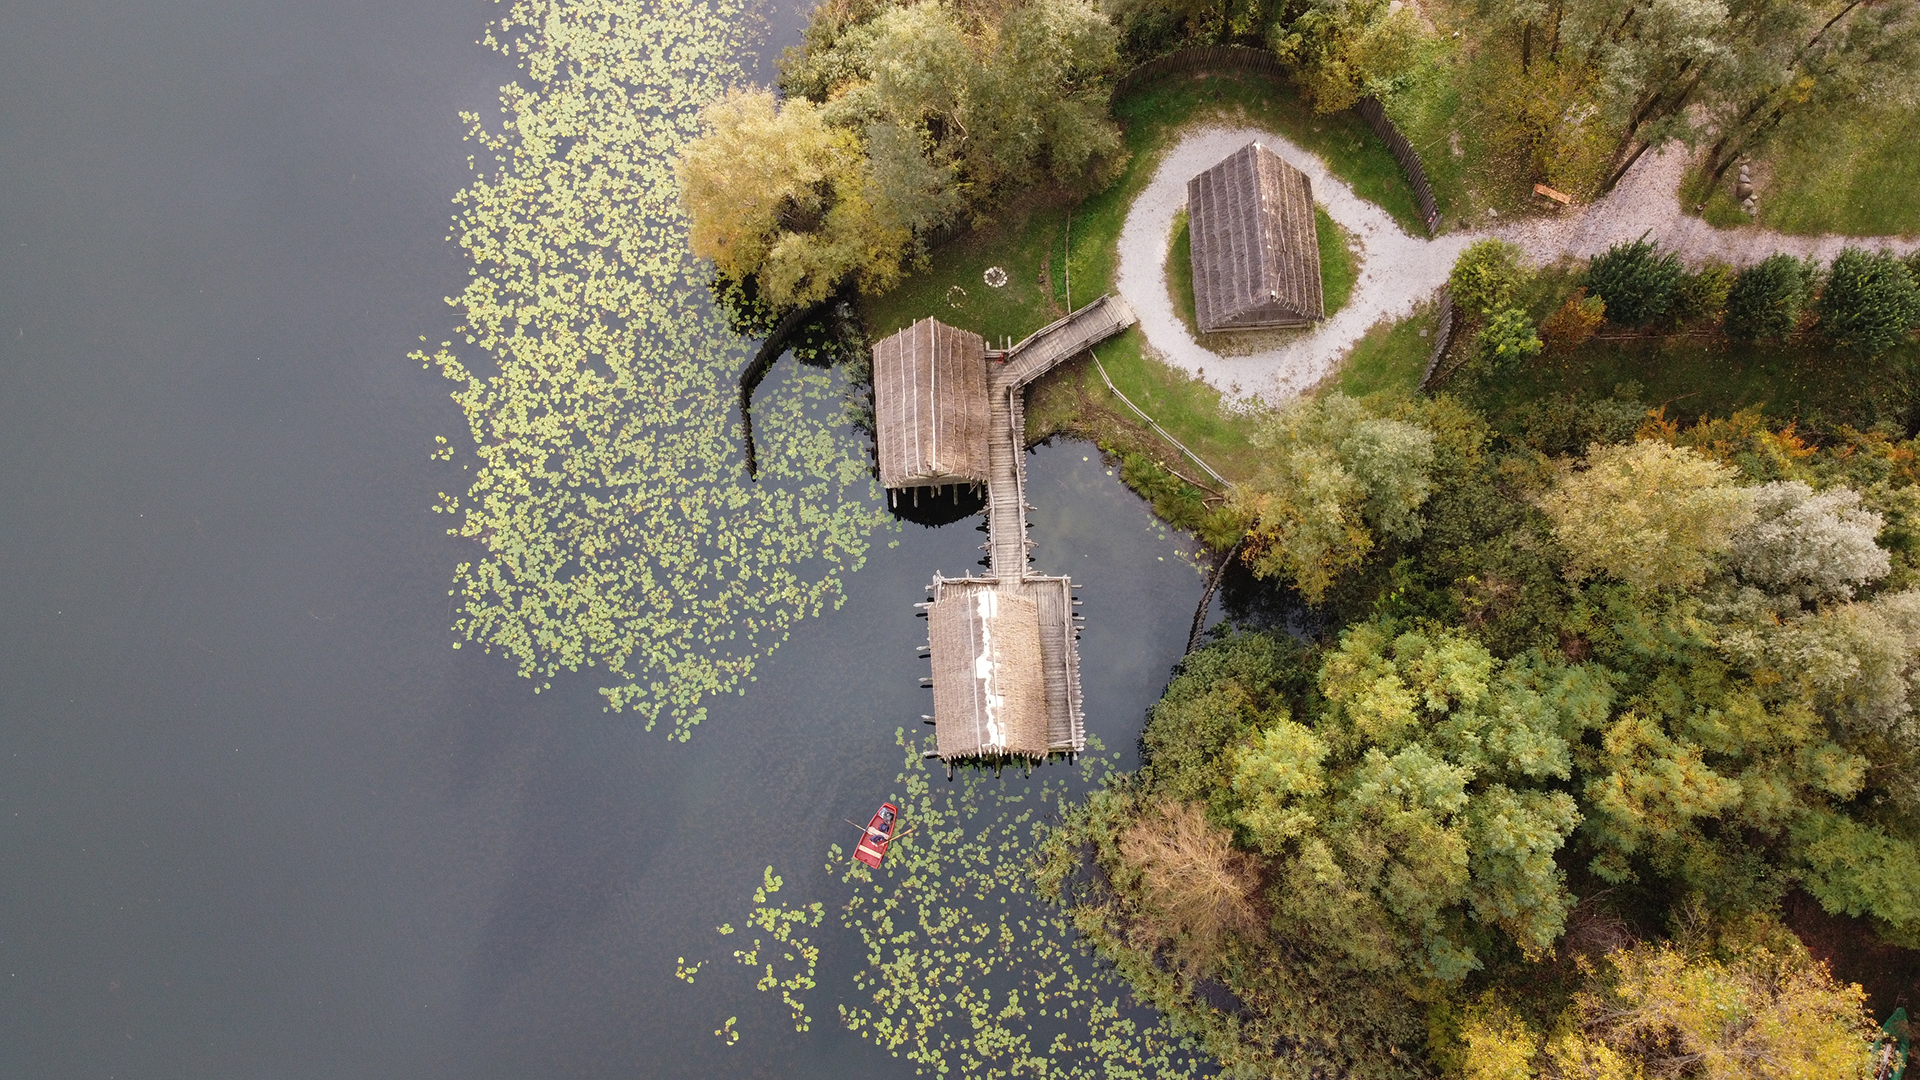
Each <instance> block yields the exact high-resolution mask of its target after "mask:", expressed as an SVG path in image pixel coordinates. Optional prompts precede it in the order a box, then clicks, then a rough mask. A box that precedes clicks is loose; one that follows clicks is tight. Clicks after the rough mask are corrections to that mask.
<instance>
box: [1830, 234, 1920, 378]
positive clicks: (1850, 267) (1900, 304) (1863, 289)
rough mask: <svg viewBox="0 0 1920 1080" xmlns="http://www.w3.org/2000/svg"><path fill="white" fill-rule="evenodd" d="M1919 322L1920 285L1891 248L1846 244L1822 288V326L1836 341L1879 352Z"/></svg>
mask: <svg viewBox="0 0 1920 1080" xmlns="http://www.w3.org/2000/svg"><path fill="white" fill-rule="evenodd" d="M1916 326H1920V286H1916V285H1915V284H1914V280H1913V274H1912V273H1911V272H1909V271H1908V269H1907V265H1906V264H1905V263H1903V262H1901V261H1900V260H1899V259H1897V258H1895V257H1894V256H1892V255H1890V254H1887V253H1886V252H1873V253H1868V252H1865V251H1862V250H1860V249H1859V248H1852V247H1850V248H1847V249H1846V250H1845V251H1842V252H1841V253H1840V254H1839V256H1838V257H1836V258H1835V259H1834V260H1833V268H1832V270H1831V271H1829V273H1828V274H1827V287H1826V288H1825V289H1824V290H1822V292H1821V293H1820V329H1821V332H1822V333H1824V334H1826V335H1827V337H1828V338H1830V339H1832V341H1833V343H1834V344H1836V345H1839V346H1841V347H1843V348H1846V349H1850V350H1852V351H1853V352H1856V353H1859V354H1860V355H1862V356H1868V357H1872V356H1878V355H1880V354H1881V353H1883V352H1886V351H1887V350H1888V349H1891V348H1893V347H1894V346H1896V345H1898V344H1900V343H1901V342H1904V341H1906V340H1907V337H1908V335H1909V334H1911V333H1912V332H1913V329H1914V327H1916Z"/></svg>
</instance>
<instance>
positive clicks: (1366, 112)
mask: <svg viewBox="0 0 1920 1080" xmlns="http://www.w3.org/2000/svg"><path fill="white" fill-rule="evenodd" d="M1353 111H1355V112H1357V113H1359V114H1360V119H1362V120H1365V121H1366V122H1367V126H1368V127H1370V128H1372V129H1373V133H1374V134H1375V135H1378V136H1380V141H1381V142H1383V143H1386V144H1387V152H1388V153H1390V154H1392V155H1393V160H1395V161H1397V162H1399V163H1400V171H1401V172H1403V173H1405V174H1406V177H1407V186H1408V187H1410V188H1412V189H1413V201H1414V204H1415V205H1416V206H1418V207H1419V209H1420V219H1421V220H1422V221H1425V222H1426V223H1427V235H1429V236H1431V235H1433V233H1434V231H1435V230H1436V229H1438V228H1439V227H1440V204H1439V203H1437V202H1435V201H1434V199H1433V185H1432V184H1429V183H1427V170H1426V167H1425V166H1423V165H1421V164H1420V152H1419V151H1418V150H1415V149H1414V148H1413V144H1412V143H1410V142H1408V141H1407V137H1406V136H1405V135H1402V134H1400V129H1399V128H1397V127H1394V126H1393V121H1391V120H1389V119H1387V110H1385V109H1383V108H1381V107H1380V99H1379V98H1371V97H1367V98H1361V99H1360V104H1358V105H1355V106H1354V107H1353Z"/></svg>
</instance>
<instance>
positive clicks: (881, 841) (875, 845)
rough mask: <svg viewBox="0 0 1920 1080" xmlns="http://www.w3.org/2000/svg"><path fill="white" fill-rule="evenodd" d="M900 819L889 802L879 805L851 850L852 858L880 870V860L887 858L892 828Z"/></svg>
mask: <svg viewBox="0 0 1920 1080" xmlns="http://www.w3.org/2000/svg"><path fill="white" fill-rule="evenodd" d="M899 819H900V808H899V807H897V806H895V805H893V804H892V803H890V802H883V803H881V804H880V809H878V810H875V811H874V812H873V820H872V821H869V822H867V831H866V832H865V833H862V834H861V836H860V843H859V844H858V845H857V846H856V847H855V848H854V849H853V857H854V858H856V859H858V860H860V861H861V862H863V863H866V864H867V865H868V866H871V867H873V868H874V869H875V870H878V869H880V860H882V859H884V858H886V857H887V845H888V844H889V843H891V842H892V841H893V827H894V824H895V823H896V822H897V821H899Z"/></svg>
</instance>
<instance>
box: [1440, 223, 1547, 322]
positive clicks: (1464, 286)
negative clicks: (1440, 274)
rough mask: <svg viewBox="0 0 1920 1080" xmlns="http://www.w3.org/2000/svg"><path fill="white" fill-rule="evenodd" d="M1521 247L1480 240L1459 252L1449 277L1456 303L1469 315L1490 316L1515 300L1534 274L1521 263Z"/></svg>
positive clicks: (1499, 241) (1502, 242)
mask: <svg viewBox="0 0 1920 1080" xmlns="http://www.w3.org/2000/svg"><path fill="white" fill-rule="evenodd" d="M1520 254H1521V253H1520V249H1519V248H1518V247H1515V246H1514V245H1512V244H1509V243H1507V242H1506V241H1505V240H1480V241H1476V242H1475V243H1474V244H1473V246H1472V247H1469V248H1468V249H1467V250H1465V251H1463V252H1461V253H1460V258H1459V259H1458V260H1456V261H1455V262H1454V264H1453V273H1452V274H1450V275H1448V277H1447V288H1448V290H1449V291H1451V292H1452V293H1453V302H1454V303H1456V304H1459V305H1460V306H1461V307H1462V308H1464V309H1465V310H1466V311H1467V312H1468V313H1469V314H1473V315H1491V314H1493V313H1494V312H1496V311H1499V310H1500V309H1502V308H1505V307H1508V306H1510V305H1511V304H1512V303H1513V296H1514V293H1516V292H1518V291H1519V290H1520V288H1521V287H1522V286H1523V285H1525V284H1526V282H1527V279H1528V278H1530V277H1531V276H1532V275H1531V274H1530V273H1529V272H1528V271H1527V270H1526V268H1525V267H1523V266H1521V265H1520Z"/></svg>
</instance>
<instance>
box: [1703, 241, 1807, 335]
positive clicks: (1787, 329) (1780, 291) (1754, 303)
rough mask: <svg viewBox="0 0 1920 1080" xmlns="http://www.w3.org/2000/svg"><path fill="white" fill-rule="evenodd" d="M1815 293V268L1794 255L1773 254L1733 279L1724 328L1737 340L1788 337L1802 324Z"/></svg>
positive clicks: (1723, 321)
mask: <svg viewBox="0 0 1920 1080" xmlns="http://www.w3.org/2000/svg"><path fill="white" fill-rule="evenodd" d="M1812 293H1813V267H1812V265H1811V264H1809V263H1805V262H1802V261H1800V260H1799V259H1796V258H1794V257H1793V256H1791V255H1769V256H1767V257H1766V258H1765V259H1762V260H1761V261H1759V262H1757V263H1755V264H1754V265H1752V266H1749V267H1747V268H1746V269H1745V270H1742V271H1740V273H1739V274H1738V275H1737V276H1736V277H1735V278H1734V279H1733V288H1732V289H1731V290H1729V291H1728V293H1727V304H1726V315H1725V317H1724V318H1723V319H1722V320H1721V324H1720V325H1721V328H1722V329H1724V330H1725V331H1726V332H1727V334H1728V336H1730V337H1737V338H1774V339H1779V338H1784V337H1786V336H1787V335H1789V334H1791V333H1793V330H1794V327H1796V326H1799V325H1800V312H1801V309H1802V308H1804V307H1805V306H1806V303H1807V298H1808V297H1809V296H1811V295H1812Z"/></svg>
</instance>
